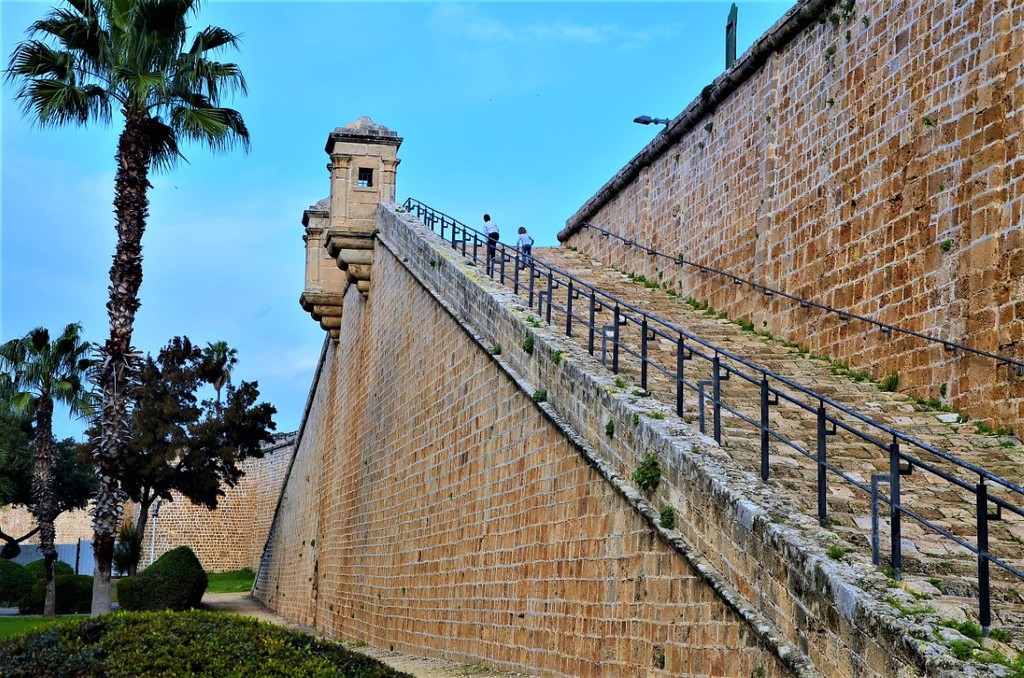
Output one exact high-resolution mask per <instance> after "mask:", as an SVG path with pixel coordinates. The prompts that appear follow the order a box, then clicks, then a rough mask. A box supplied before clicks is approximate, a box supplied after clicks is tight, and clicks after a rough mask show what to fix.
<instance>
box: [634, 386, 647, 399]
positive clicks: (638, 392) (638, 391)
mask: <svg viewBox="0 0 1024 678" xmlns="http://www.w3.org/2000/svg"><path fill="white" fill-rule="evenodd" d="M632 395H635V396H637V397H638V398H646V397H647V396H649V395H651V392H650V391H645V390H643V389H642V388H634V389H633V392H632Z"/></svg>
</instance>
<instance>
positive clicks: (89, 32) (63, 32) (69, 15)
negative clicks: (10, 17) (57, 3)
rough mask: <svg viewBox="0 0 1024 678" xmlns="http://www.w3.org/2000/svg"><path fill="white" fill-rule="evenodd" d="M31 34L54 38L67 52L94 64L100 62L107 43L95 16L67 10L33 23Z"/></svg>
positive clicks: (51, 13) (57, 11)
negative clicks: (104, 45) (104, 44)
mask: <svg viewBox="0 0 1024 678" xmlns="http://www.w3.org/2000/svg"><path fill="white" fill-rule="evenodd" d="M87 11H88V10H87ZM29 33H30V34H31V35H37V34H39V33H42V34H44V35H48V36H52V37H53V38H54V39H56V40H57V41H58V42H60V43H61V44H62V45H63V46H64V48H65V49H66V50H67V51H69V52H73V53H77V54H80V55H81V56H82V57H84V58H85V60H87V61H90V62H93V63H97V62H100V57H101V55H102V53H103V43H104V42H106V41H107V36H106V34H105V32H104V31H103V30H102V27H101V26H100V24H99V22H98V20H97V17H96V16H95V15H92V16H88V15H86V14H84V13H82V12H79V13H77V14H76V13H75V12H71V11H69V10H67V9H54V10H53V11H51V12H50V14H48V15H47V16H46V18H45V19H40V20H39V21H36V22H35V23H33V24H32V25H31V26H30V27H29Z"/></svg>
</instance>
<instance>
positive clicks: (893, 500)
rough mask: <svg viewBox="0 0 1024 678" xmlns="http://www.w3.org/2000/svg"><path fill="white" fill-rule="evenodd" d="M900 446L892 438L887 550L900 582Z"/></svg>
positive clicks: (901, 554)
mask: <svg viewBox="0 0 1024 678" xmlns="http://www.w3.org/2000/svg"><path fill="white" fill-rule="evenodd" d="M900 509H901V506H900V444H899V441H897V440H896V438H895V437H893V441H892V443H890V444H889V526H890V529H889V548H890V552H891V553H892V576H893V579H895V580H896V581H899V580H900V570H901V569H903V544H902V541H903V535H902V530H901V529H900V519H901V517H902V515H901V511H900Z"/></svg>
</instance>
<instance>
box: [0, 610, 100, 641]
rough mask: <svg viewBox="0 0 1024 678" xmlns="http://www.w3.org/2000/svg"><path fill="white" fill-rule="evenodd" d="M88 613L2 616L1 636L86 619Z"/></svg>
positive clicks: (14, 634) (0, 620)
mask: <svg viewBox="0 0 1024 678" xmlns="http://www.w3.org/2000/svg"><path fill="white" fill-rule="evenodd" d="M88 616H89V615H87V614H63V615H60V616H58V617H35V616H33V617H0V638H7V637H9V636H16V635H18V634H19V633H27V632H29V631H35V630H36V629H41V628H43V627H44V626H49V625H50V624H55V623H57V622H59V621H64V620H67V619H85V618H86V617H88Z"/></svg>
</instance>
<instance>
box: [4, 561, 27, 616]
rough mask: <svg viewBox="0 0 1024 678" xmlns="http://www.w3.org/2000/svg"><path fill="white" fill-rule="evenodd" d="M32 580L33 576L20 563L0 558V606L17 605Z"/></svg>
mask: <svg viewBox="0 0 1024 678" xmlns="http://www.w3.org/2000/svg"><path fill="white" fill-rule="evenodd" d="M34 582H35V578H34V577H33V576H32V574H31V573H29V572H28V571H26V570H25V568H24V567H23V566H22V565H19V564H18V563H16V562H14V561H13V560H4V559H2V558H0V606H3V607H8V606H12V605H17V604H18V601H19V600H21V599H22V597H24V596H25V594H26V593H28V592H29V590H30V589H31V588H32V584H33V583H34Z"/></svg>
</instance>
